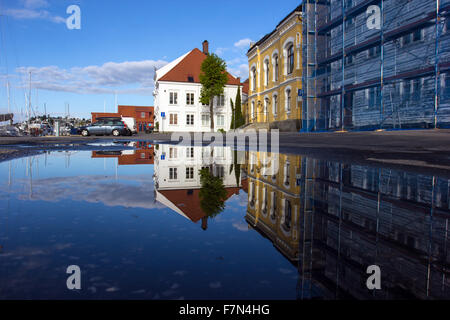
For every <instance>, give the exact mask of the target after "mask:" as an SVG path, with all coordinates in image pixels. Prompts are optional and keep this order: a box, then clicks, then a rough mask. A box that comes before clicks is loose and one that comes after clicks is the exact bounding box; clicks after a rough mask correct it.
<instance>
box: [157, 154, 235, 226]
mask: <svg viewBox="0 0 450 320" xmlns="http://www.w3.org/2000/svg"><path fill="white" fill-rule="evenodd" d="M155 153H156V155H155V175H154V181H155V190H156V200H157V201H159V202H160V203H162V204H164V205H165V206H167V207H169V208H171V209H172V210H174V211H175V212H177V213H178V214H180V215H182V216H184V217H186V218H188V219H190V220H192V221H194V222H197V221H199V220H200V219H202V218H203V217H204V216H205V215H204V213H203V212H202V210H201V209H200V199H199V191H200V188H201V182H200V174H199V171H200V170H201V169H202V168H206V167H207V168H212V169H213V173H214V175H215V176H220V177H222V178H223V182H224V185H225V188H226V190H227V198H229V197H231V196H232V195H233V194H237V193H239V189H240V187H241V181H240V179H239V181H237V182H236V175H235V171H234V168H232V164H233V151H232V150H231V149H230V148H227V147H190V146H189V147H188V146H183V147H180V146H174V145H159V147H158V148H157V149H156V150H155ZM231 169H233V170H231Z"/></svg>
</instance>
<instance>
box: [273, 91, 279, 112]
mask: <svg viewBox="0 0 450 320" xmlns="http://www.w3.org/2000/svg"><path fill="white" fill-rule="evenodd" d="M272 100H273V102H272V112H273V115H274V116H276V115H277V114H278V95H277V94H274V95H273V98H272Z"/></svg>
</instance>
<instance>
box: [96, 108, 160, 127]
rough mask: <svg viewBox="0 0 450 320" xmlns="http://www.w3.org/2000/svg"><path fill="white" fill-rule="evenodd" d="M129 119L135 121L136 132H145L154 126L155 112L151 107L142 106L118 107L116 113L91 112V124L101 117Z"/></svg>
mask: <svg viewBox="0 0 450 320" xmlns="http://www.w3.org/2000/svg"><path fill="white" fill-rule="evenodd" d="M120 116H122V117H130V118H134V120H135V121H136V130H137V131H138V132H142V131H145V129H146V128H148V127H153V126H154V125H155V111H154V108H153V107H144V106H118V112H117V113H104V112H92V122H95V121H96V120H97V119H98V118H101V117H120Z"/></svg>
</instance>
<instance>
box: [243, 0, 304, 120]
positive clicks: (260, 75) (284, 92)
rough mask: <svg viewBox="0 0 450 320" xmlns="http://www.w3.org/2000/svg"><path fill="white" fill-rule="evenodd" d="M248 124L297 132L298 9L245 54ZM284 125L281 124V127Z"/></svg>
mask: <svg viewBox="0 0 450 320" xmlns="http://www.w3.org/2000/svg"><path fill="white" fill-rule="evenodd" d="M247 57H248V66H249V79H250V80H249V81H250V88H249V97H248V103H247V110H246V111H245V114H246V120H247V122H248V123H255V122H257V123H266V124H270V128H279V129H283V128H286V125H287V126H289V127H290V128H292V127H293V126H295V128H294V129H300V124H301V118H302V95H303V91H302V17H301V6H299V7H298V8H296V9H295V10H294V11H293V12H291V13H290V14H289V15H288V16H287V17H286V18H285V19H283V20H282V21H281V22H280V23H279V24H278V26H277V27H276V29H275V30H274V31H272V33H270V34H268V35H266V36H265V37H264V38H262V39H261V40H259V41H258V42H257V43H256V44H254V45H252V47H251V48H250V50H249V51H248V53H247ZM282 123H284V125H283V124H282Z"/></svg>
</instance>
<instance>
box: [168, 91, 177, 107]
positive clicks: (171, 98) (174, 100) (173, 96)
mask: <svg viewBox="0 0 450 320" xmlns="http://www.w3.org/2000/svg"><path fill="white" fill-rule="evenodd" d="M169 104H170V105H177V104H178V92H173V91H172V92H169Z"/></svg>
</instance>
